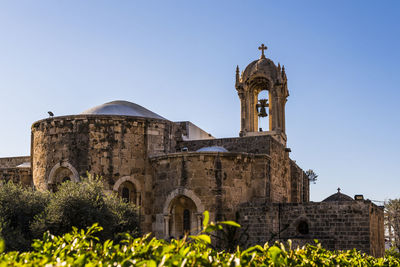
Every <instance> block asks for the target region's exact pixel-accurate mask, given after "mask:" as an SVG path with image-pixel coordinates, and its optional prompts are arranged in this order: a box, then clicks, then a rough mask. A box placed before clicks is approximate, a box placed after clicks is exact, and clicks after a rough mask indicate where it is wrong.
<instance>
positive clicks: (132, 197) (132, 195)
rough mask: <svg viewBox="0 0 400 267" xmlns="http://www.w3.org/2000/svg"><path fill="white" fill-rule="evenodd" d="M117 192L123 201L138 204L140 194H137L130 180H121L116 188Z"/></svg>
mask: <svg viewBox="0 0 400 267" xmlns="http://www.w3.org/2000/svg"><path fill="white" fill-rule="evenodd" d="M118 194H119V196H120V197H121V198H122V199H123V200H124V201H125V202H131V203H133V204H135V205H138V206H139V205H140V203H139V201H140V198H139V197H140V196H139V195H138V194H137V191H136V187H135V185H134V184H133V183H132V182H130V181H125V182H123V183H122V184H121V185H120V186H119V188H118Z"/></svg>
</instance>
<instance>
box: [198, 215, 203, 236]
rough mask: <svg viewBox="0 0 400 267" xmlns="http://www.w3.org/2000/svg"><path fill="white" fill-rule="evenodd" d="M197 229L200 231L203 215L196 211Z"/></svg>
mask: <svg viewBox="0 0 400 267" xmlns="http://www.w3.org/2000/svg"><path fill="white" fill-rule="evenodd" d="M196 215H197V231H198V232H201V230H203V229H202V224H203V215H202V214H201V213H197V214H196Z"/></svg>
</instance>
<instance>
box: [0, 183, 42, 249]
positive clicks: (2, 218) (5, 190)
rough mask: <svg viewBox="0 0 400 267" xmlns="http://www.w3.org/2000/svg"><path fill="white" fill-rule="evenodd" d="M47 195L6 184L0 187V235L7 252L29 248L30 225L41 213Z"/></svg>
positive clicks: (30, 239)
mask: <svg viewBox="0 0 400 267" xmlns="http://www.w3.org/2000/svg"><path fill="white" fill-rule="evenodd" d="M48 199H49V194H48V193H45V192H39V191H34V190H33V189H31V188H24V187H23V186H22V185H20V184H14V183H12V182H8V183H5V184H2V185H1V186H0V235H1V237H2V238H3V239H4V241H5V243H6V249H7V250H19V251H25V250H28V249H29V248H30V245H31V242H32V232H31V231H30V225H31V223H32V222H33V221H34V219H35V217H36V216H37V215H38V214H40V213H41V212H43V210H44V209H45V206H46V203H47V201H48Z"/></svg>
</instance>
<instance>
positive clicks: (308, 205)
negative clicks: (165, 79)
mask: <svg viewBox="0 0 400 267" xmlns="http://www.w3.org/2000/svg"><path fill="white" fill-rule="evenodd" d="M259 49H260V50H261V57H260V58H259V59H257V60H254V61H253V62H251V63H250V64H249V65H248V66H247V67H246V68H245V69H244V71H242V72H240V71H239V67H237V69H236V81H235V87H236V91H237V94H238V96H239V99H240V110H241V119H240V125H241V130H240V133H239V137H234V138H214V137H213V136H212V135H211V134H209V133H207V132H205V131H203V130H202V129H201V128H199V127H197V126H196V125H194V124H193V123H192V122H189V121H181V122H173V121H170V120H168V119H166V118H164V117H162V116H160V115H158V114H156V113H154V112H152V111H150V110H148V109H146V108H144V107H142V106H140V105H138V104H134V103H131V102H127V101H113V102H109V103H105V104H102V105H99V106H96V107H93V108H90V109H88V110H86V111H84V112H82V113H81V114H77V115H69V116H60V117H49V118H45V119H42V120H39V121H37V122H34V123H33V125H32V127H31V130H32V132H31V155H30V156H26V157H12V158H1V159H0V178H1V179H3V180H13V181H16V182H21V183H23V184H24V185H27V186H32V187H34V188H35V189H37V190H57V186H58V185H59V184H60V183H62V182H63V181H66V180H72V181H74V182H79V181H80V179H81V177H84V176H86V173H87V172H89V173H91V174H97V175H101V176H102V177H103V178H104V187H105V190H106V191H115V192H118V194H119V195H120V196H121V197H122V198H124V199H125V200H126V201H131V202H133V203H135V204H136V205H138V206H139V207H140V217H141V227H142V229H143V231H145V232H153V233H154V234H155V235H156V236H157V237H160V238H169V237H176V238H178V237H180V236H182V235H183V234H184V233H186V232H190V233H196V232H197V231H199V230H200V229H201V222H202V213H203V212H204V211H205V210H208V211H209V212H210V216H211V219H212V220H214V221H215V220H237V221H238V222H239V223H240V224H241V225H242V226H243V229H246V235H247V244H249V245H251V244H256V243H260V244H263V243H265V242H267V241H273V240H286V239H289V238H290V239H292V240H293V241H294V242H295V243H296V244H304V243H307V242H311V243H313V241H312V240H314V239H318V240H319V241H320V242H321V243H322V245H324V246H325V247H326V248H328V249H332V250H333V249H351V248H357V249H360V250H362V251H364V252H367V253H370V254H372V255H375V256H382V255H383V253H384V230H383V209H382V208H381V207H378V206H376V205H374V204H373V203H371V201H369V200H364V199H363V197H362V196H359V197H358V198H356V199H353V198H352V197H349V196H346V195H344V194H342V193H340V192H338V193H336V194H333V195H332V196H330V197H328V198H327V199H325V200H324V201H322V202H310V200H309V190H310V188H309V179H308V177H307V176H306V174H305V172H304V171H303V170H302V169H301V168H300V167H299V166H298V165H297V164H296V163H295V162H294V161H293V160H291V159H290V156H289V154H290V152H291V151H290V149H289V148H288V147H287V146H286V141H287V136H286V129H285V106H286V102H287V98H288V96H289V91H288V84H287V77H286V73H285V68H284V67H283V66H282V67H281V66H280V65H279V64H278V65H275V63H274V62H273V61H272V60H270V59H268V58H266V57H265V55H264V50H265V49H266V47H265V46H264V45H261V46H260V47H259ZM238 108H239V107H238ZM263 123H264V124H263Z"/></svg>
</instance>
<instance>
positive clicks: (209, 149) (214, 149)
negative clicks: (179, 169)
mask: <svg viewBox="0 0 400 267" xmlns="http://www.w3.org/2000/svg"><path fill="white" fill-rule="evenodd" d="M196 152H229V151H228V150H226V148H225V147H222V146H206V147H202V148H200V149H198V150H197V151H196Z"/></svg>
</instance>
